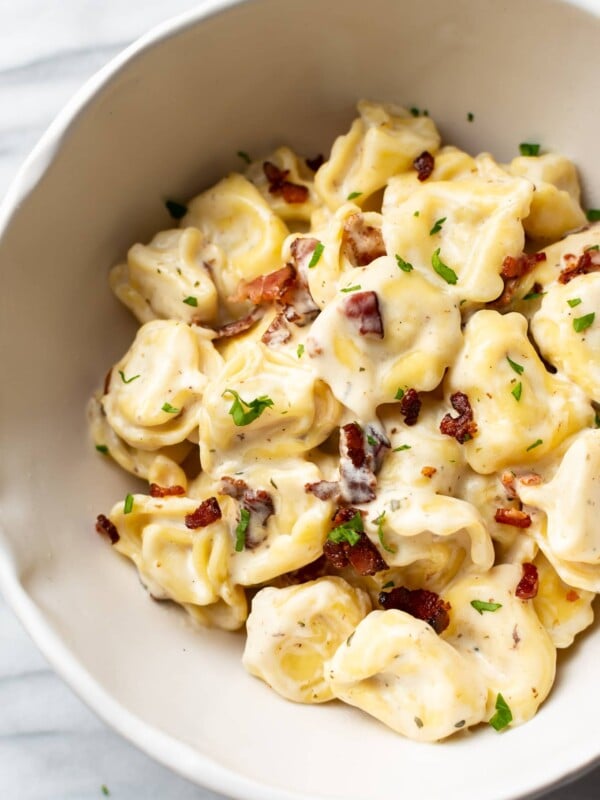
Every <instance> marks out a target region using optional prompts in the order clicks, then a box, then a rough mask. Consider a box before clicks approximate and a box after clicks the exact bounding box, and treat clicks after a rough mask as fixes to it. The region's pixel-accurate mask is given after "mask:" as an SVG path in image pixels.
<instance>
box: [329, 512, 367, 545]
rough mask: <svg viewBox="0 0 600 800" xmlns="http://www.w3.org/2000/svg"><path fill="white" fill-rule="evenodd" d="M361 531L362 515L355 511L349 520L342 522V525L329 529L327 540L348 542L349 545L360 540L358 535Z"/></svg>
mask: <svg viewBox="0 0 600 800" xmlns="http://www.w3.org/2000/svg"><path fill="white" fill-rule="evenodd" d="M363 531H364V528H363V521H362V517H361V515H360V513H359V512H358V511H357V512H356V514H355V515H354V516H353V517H352V519H351V520H349V521H348V522H344V524H343V525H338V527H337V528H334V529H333V530H332V531H330V532H329V536H328V537H327V538H328V539H329V541H331V542H335V543H336V544H340V543H341V542H348V544H349V545H351V546H354V545H355V544H356V543H357V542H358V541H360V535H361V533H362V532H363Z"/></svg>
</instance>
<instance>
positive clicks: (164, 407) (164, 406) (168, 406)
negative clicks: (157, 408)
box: [161, 403, 181, 414]
mask: <svg viewBox="0 0 600 800" xmlns="http://www.w3.org/2000/svg"><path fill="white" fill-rule="evenodd" d="M161 408H162V411H166V412H167V414H179V412H180V411H181V409H180V408H175V406H172V405H171V403H163V404H162V407H161Z"/></svg>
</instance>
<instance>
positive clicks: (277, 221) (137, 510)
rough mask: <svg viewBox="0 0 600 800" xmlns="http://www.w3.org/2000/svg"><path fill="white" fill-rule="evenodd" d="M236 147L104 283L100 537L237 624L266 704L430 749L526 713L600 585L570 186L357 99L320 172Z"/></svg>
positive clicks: (192, 608) (594, 400)
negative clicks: (346, 720)
mask: <svg viewBox="0 0 600 800" xmlns="http://www.w3.org/2000/svg"><path fill="white" fill-rule="evenodd" d="M534 149H535V148H534ZM238 156H239V157H240V161H238V167H239V166H240V164H242V162H247V164H244V165H243V167H244V174H240V173H237V172H233V173H231V174H229V175H228V176H226V177H224V178H223V179H222V180H220V181H219V182H218V183H217V184H216V185H215V186H213V187H210V188H208V189H206V190H205V191H203V192H202V193H201V194H199V195H197V196H196V197H194V198H192V199H191V201H190V202H189V203H188V204H187V206H183V205H181V207H179V206H180V204H175V207H174V206H173V203H172V202H171V203H168V204H167V207H168V209H169V210H170V211H171V213H172V216H173V215H175V216H177V217H178V219H179V218H180V221H179V225H178V226H176V224H175V223H174V224H173V225H174V227H173V229H170V230H166V231H162V232H159V233H157V234H156V235H155V236H154V238H152V239H151V241H150V242H149V243H148V244H134V245H133V247H131V248H130V250H129V252H128V255H127V260H126V262H124V263H121V264H119V265H117V266H116V267H115V268H114V269H113V270H112V272H111V276H110V283H111V286H112V288H113V291H114V292H115V294H116V295H117V297H118V298H119V299H120V300H121V301H122V302H123V303H124V304H125V305H126V306H127V307H128V308H129V309H130V310H131V311H132V312H133V314H134V315H135V316H136V318H137V320H138V321H139V322H140V327H139V330H138V332H137V335H136V337H135V339H134V341H133V343H132V344H131V346H130V348H129V350H128V351H127V352H126V353H125V355H124V356H123V358H121V359H120V360H119V361H118V362H117V363H116V364H115V365H114V366H113V367H112V368H111V369H110V370H109V372H108V375H107V377H106V379H105V383H104V388H103V389H102V390H100V391H97V392H96V393H95V394H94V396H93V398H92V400H91V401H90V404H89V407H88V418H89V423H90V428H91V433H92V437H93V440H94V444H95V446H96V449H97V450H98V451H99V452H100V453H101V454H102V456H101V457H102V458H105V459H106V458H112V459H114V461H116V462H117V463H118V464H119V465H120V466H121V467H123V469H124V470H126V471H128V472H130V473H131V474H133V475H135V476H136V477H137V478H138V479H140V478H141V479H143V480H145V481H147V482H148V484H149V486H148V490H147V492H148V493H147V494H142V493H140V492H139V491H135V493H134V491H133V490H132V491H131V492H130V493H127V494H125V492H124V494H125V497H124V499H121V500H120V501H119V502H117V503H116V504H115V505H114V507H113V508H112V510H111V511H110V512H109V513H108V514H100V515H99V516H98V518H97V521H96V530H97V531H98V532H99V533H100V534H103V535H105V537H106V538H107V539H108V540H109V541H110V542H111V544H112V545H113V546H114V548H115V550H117V551H118V552H119V553H120V554H122V555H124V556H126V557H127V558H128V559H130V560H131V561H132V562H133V563H134V564H135V566H136V567H137V570H138V572H139V576H140V579H141V582H142V584H143V585H144V586H145V587H146V588H147V590H148V591H149V592H150V593H151V595H152V596H153V597H154V598H155V599H164V600H171V601H173V602H175V603H178V604H179V605H180V606H182V607H183V608H184V609H185V610H186V611H187V612H188V613H189V615H190V616H191V618H192V619H193V620H194V621H196V622H199V623H201V624H203V625H207V626H214V627H217V628H222V629H225V630H237V629H239V628H242V627H243V626H244V624H246V632H247V640H246V646H245V650H244V655H243V659H242V660H243V665H244V667H245V668H246V669H247V670H248V672H250V673H251V674H252V675H254V676H256V677H257V678H259V679H260V680H262V681H263V682H264V683H265V684H267V685H268V686H269V687H271V688H272V689H273V690H274V691H275V692H277V693H278V694H279V695H280V696H281V697H282V698H285V699H287V700H291V701H294V702H297V703H307V704H313V703H325V702H328V701H335V700H337V701H342V702H344V703H347V704H350V705H352V706H355V707H357V708H358V709H361V710H362V711H363V712H365V713H366V714H369V715H371V716H372V717H373V718H375V719H377V720H380V721H381V722H383V723H384V724H385V725H387V726H388V727H389V728H391V729H392V730H394V731H396V732H398V733H400V734H401V735H403V736H406V737H408V738H411V739H414V740H416V741H426V742H432V741H437V740H440V739H446V738H447V737H450V736H460V735H461V732H464V731H466V730H467V729H469V728H471V727H474V726H477V725H479V724H487V723H489V725H491V726H492V727H493V728H495V729H496V730H503V729H505V728H508V727H510V726H514V725H518V724H521V723H522V722H525V721H527V720H528V719H530V718H531V717H532V716H533V714H535V712H536V710H537V709H538V707H539V705H540V704H541V703H542V702H543V701H544V700H545V698H546V697H547V695H548V693H549V691H550V689H551V687H552V683H553V681H554V676H555V667H556V648H565V647H569V646H570V645H571V644H572V643H573V641H574V639H575V637H576V636H577V635H578V634H580V633H581V632H582V631H584V630H585V629H586V628H587V627H588V626H589V625H590V624H591V622H592V620H593V610H592V602H593V600H594V597H595V594H596V593H597V592H600V534H599V533H598V530H599V529H598V526H597V524H596V517H597V507H598V504H599V503H600V483H599V481H600V477H599V476H600V430H598V429H597V428H598V425H599V424H600V423H599V419H600V417H599V413H600V412H599V410H598V403H599V402H600V372H599V369H600V366H599V365H600V339H599V338H598V337H599V336H600V334H599V333H598V331H599V330H600V328H599V327H598V326H599V319H597V318H596V316H597V312H598V308H599V305H600V275H599V274H598V273H599V271H600V256H599V255H598V248H599V247H600V225H595V226H594V225H591V226H587V227H581V226H584V225H585V219H584V214H583V211H582V209H581V207H580V204H579V182H578V178H577V173H576V171H575V167H574V166H573V164H572V163H571V162H570V161H568V159H566V158H564V157H563V156H561V155H559V154H544V155H541V156H527V157H519V158H515V159H514V160H513V161H512V162H511V163H510V164H508V165H500V164H498V163H497V162H496V160H495V159H494V158H493V156H492V155H490V154H488V153H480V154H479V155H473V154H469V153H467V152H464V151H463V150H460V149H459V148H457V147H454V146H452V145H449V144H447V143H444V145H443V146H442V142H441V137H440V135H439V133H438V131H437V129H436V126H435V124H434V123H433V121H432V120H431V119H429V117H428V115H427V113H426V112H424V113H423V114H421V113H420V112H418V111H417V110H416V109H411V110H410V111H409V110H406V109H404V108H400V107H396V106H392V105H380V104H376V103H373V102H368V101H361V102H360V103H359V105H358V118H357V119H356V120H355V121H354V122H353V123H352V125H351V127H350V130H349V131H348V132H347V133H346V134H344V135H342V136H341V137H340V138H338V139H337V140H336V142H335V143H334V144H333V147H332V150H331V153H330V154H329V157H328V158H325V159H323V157H321V156H318V157H316V158H314V159H305V158H303V157H301V156H300V155H298V154H297V153H296V152H295V151H294V150H292V149H291V148H290V147H287V146H284V147H280V148H278V149H276V150H274V151H273V152H271V153H270V154H269V155H267V156H266V157H264V158H257V159H256V160H251V159H250V157H249V156H248V155H247V154H246V153H244V152H243V151H240V152H239V153H238ZM592 216H593V215H592ZM579 227H581V230H577V231H575V232H571V233H569V231H572V230H573V229H576V228H579ZM565 234H566V235H565ZM560 236H565V238H564V239H561V240H560V241H555V240H556V239H557V237H560ZM536 240H537V241H538V242H539V243H543V244H545V245H547V246H546V247H545V248H544V249H543V250H537V251H536V248H538V247H539V244H538V243H536ZM99 458H100V456H99ZM99 469H101V466H100V465H99ZM249 602H251V611H250V614H248V603H249ZM206 641H207V642H209V638H208V637H207V639H206Z"/></svg>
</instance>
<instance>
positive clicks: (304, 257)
mask: <svg viewBox="0 0 600 800" xmlns="http://www.w3.org/2000/svg"><path fill="white" fill-rule="evenodd" d="M318 244H319V240H318V239H313V238H312V236H298V237H297V238H296V239H294V241H293V242H292V244H291V246H290V255H291V262H292V265H293V266H294V267H295V268H296V270H297V271H298V273H299V274H300V275H301V276H302V278H303V279H304V280H306V275H307V272H306V270H307V269H308V265H309V263H310V260H311V258H312V255H313V253H314V252H315V247H316V246H317V245H318Z"/></svg>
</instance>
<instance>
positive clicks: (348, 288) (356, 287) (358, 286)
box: [340, 283, 361, 292]
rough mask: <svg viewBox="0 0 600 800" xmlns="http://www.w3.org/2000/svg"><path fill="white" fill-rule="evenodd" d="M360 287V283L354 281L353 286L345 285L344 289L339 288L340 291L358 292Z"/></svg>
mask: <svg viewBox="0 0 600 800" xmlns="http://www.w3.org/2000/svg"><path fill="white" fill-rule="evenodd" d="M360 288H361V287H360V285H359V284H358V283H356V284H354V286H346V287H345V288H344V289H340V292H358V290H359V289H360Z"/></svg>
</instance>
